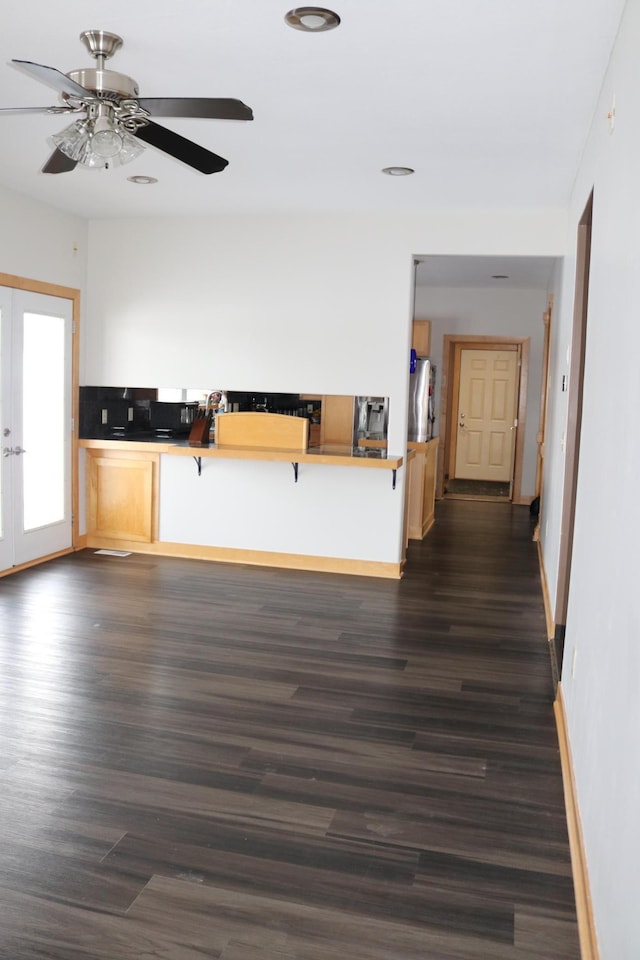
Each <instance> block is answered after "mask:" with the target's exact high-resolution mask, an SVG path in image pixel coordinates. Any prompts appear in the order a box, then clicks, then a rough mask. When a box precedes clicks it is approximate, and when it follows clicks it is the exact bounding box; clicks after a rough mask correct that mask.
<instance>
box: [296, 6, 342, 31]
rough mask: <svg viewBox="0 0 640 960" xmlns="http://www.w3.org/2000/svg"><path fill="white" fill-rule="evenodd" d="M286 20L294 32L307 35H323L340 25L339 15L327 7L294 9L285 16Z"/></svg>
mask: <svg viewBox="0 0 640 960" xmlns="http://www.w3.org/2000/svg"><path fill="white" fill-rule="evenodd" d="M284 19H285V20H286V22H287V23H288V24H289V26H290V27H293V29H294V30H302V31H304V32H305V33H323V32H324V31H325V30H333V29H334V27H337V26H339V24H340V17H339V16H338V14H337V13H334V12H333V10H327V9H326V8H325V7H294V9H293V10H289V12H288V13H286V14H285V17H284Z"/></svg>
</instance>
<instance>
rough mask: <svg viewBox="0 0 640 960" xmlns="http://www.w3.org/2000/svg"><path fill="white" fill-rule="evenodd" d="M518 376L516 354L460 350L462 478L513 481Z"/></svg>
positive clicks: (459, 451) (457, 473) (458, 459)
mask: <svg viewBox="0 0 640 960" xmlns="http://www.w3.org/2000/svg"><path fill="white" fill-rule="evenodd" d="M517 376H518V354H517V352H516V351H515V350H514V351H509V350H504V351H503V350H461V351H460V391H459V395H458V426H457V437H456V467H455V476H456V478H460V479H466V480H494V481H503V482H509V481H510V480H511V478H512V473H513V452H514V447H513V444H514V437H515V429H514V426H515V422H516V421H515V412H516V399H517V389H516V387H517Z"/></svg>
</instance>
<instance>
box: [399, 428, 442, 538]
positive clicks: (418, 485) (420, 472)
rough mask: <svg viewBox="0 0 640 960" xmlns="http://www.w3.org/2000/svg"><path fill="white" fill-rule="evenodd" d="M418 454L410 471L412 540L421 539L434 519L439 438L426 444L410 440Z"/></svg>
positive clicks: (409, 528) (409, 501)
mask: <svg viewBox="0 0 640 960" xmlns="http://www.w3.org/2000/svg"><path fill="white" fill-rule="evenodd" d="M408 446H409V449H412V450H415V455H414V456H413V457H412V458H411V460H410V462H409V470H408V478H407V483H408V494H407V496H408V515H407V535H408V537H409V539H410V540H422V539H423V538H424V537H425V536H426V535H427V533H428V532H429V530H430V529H431V527H432V526H433V523H434V519H435V499H436V465H437V461H438V437H435V438H434V439H433V440H429V441H428V442H427V443H409V444H408Z"/></svg>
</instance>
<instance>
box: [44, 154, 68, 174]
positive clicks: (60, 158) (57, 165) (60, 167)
mask: <svg viewBox="0 0 640 960" xmlns="http://www.w3.org/2000/svg"><path fill="white" fill-rule="evenodd" d="M76 163H77V161H76V160H72V159H71V157H68V156H67V155H66V154H65V153H63V152H62V150H54V151H53V153H52V154H51V156H50V157H49V159H48V160H47V162H46V163H45V165H44V167H43V168H42V172H43V173H69V171H70V170H74V169H75V166H76Z"/></svg>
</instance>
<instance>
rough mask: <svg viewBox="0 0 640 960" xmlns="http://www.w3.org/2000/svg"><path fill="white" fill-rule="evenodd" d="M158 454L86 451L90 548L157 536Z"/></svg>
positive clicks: (150, 538) (142, 541) (141, 540)
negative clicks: (116, 541)
mask: <svg viewBox="0 0 640 960" xmlns="http://www.w3.org/2000/svg"><path fill="white" fill-rule="evenodd" d="M157 478H158V455H157V454H153V453H149V454H144V453H138V452H135V453H134V452H132V453H128V452H127V451H120V450H114V451H105V450H88V451H87V545H88V546H98V547H99V546H103V545H104V541H105V540H121V541H130V542H133V543H152V542H153V541H154V540H157V536H158V519H157V518H158V497H157V487H158V480H157Z"/></svg>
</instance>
